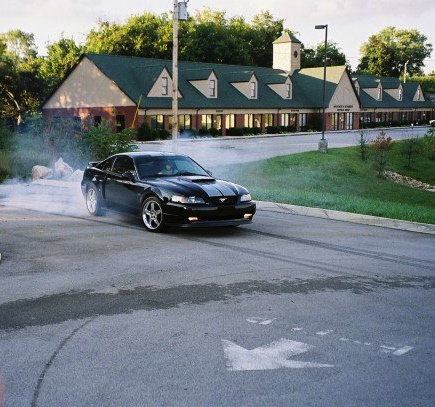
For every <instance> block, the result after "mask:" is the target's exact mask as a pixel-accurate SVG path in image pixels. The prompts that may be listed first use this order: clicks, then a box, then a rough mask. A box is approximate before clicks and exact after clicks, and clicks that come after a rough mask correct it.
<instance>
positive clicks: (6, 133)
mask: <svg viewBox="0 0 435 407" xmlns="http://www.w3.org/2000/svg"><path fill="white" fill-rule="evenodd" d="M16 141H17V140H16V133H14V132H13V131H12V130H11V129H10V128H9V127H8V126H6V125H5V124H3V123H2V122H0V150H2V151H11V150H12V149H13V148H14V147H15V146H16Z"/></svg>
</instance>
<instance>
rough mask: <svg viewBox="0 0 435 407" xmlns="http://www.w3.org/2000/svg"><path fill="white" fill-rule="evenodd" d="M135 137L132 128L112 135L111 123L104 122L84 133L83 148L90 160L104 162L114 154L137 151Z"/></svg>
mask: <svg viewBox="0 0 435 407" xmlns="http://www.w3.org/2000/svg"><path fill="white" fill-rule="evenodd" d="M135 136H136V134H135V131H134V130H133V129H130V128H127V129H124V130H122V131H121V132H119V133H112V130H111V127H110V123H109V122H108V121H103V122H101V123H100V124H99V125H98V126H93V127H90V128H89V129H88V130H85V131H84V132H83V136H82V138H81V148H82V151H83V153H84V155H85V156H86V157H87V158H88V159H90V160H102V159H104V158H106V157H108V156H110V155H112V154H116V153H122V152H125V151H131V150H136V149H137V146H135V145H134V144H132V141H133V139H134V138H135Z"/></svg>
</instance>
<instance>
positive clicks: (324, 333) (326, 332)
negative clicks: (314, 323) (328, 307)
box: [316, 329, 334, 336]
mask: <svg viewBox="0 0 435 407" xmlns="http://www.w3.org/2000/svg"><path fill="white" fill-rule="evenodd" d="M331 332H334V330H333V329H327V330H326V331H320V332H316V335H320V336H325V335H328V334H330V333H331Z"/></svg>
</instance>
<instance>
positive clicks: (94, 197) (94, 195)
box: [86, 186, 101, 216]
mask: <svg viewBox="0 0 435 407" xmlns="http://www.w3.org/2000/svg"><path fill="white" fill-rule="evenodd" d="M99 199H100V197H99V195H98V191H97V189H96V188H95V187H94V186H91V187H89V188H88V190H87V192H86V207H87V208H88V211H89V213H90V214H91V215H94V216H97V215H99V214H100V209H101V205H100V200H99Z"/></svg>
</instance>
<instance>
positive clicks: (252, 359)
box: [222, 339, 334, 371]
mask: <svg viewBox="0 0 435 407" xmlns="http://www.w3.org/2000/svg"><path fill="white" fill-rule="evenodd" d="M222 346H223V348H224V353H225V357H226V358H227V369H228V370H231V371H240V370H271V369H281V368H290V369H301V368H305V367H334V365H326V364H322V363H313V362H302V361H297V360H288V359H287V358H289V357H291V356H295V355H299V354H301V353H304V352H307V351H308V350H310V349H311V348H314V346H311V345H308V344H306V343H302V342H296V341H291V340H289V339H280V340H279V341H276V342H272V343H271V344H269V345H265V346H261V347H259V348H255V349H252V350H248V349H245V348H243V347H241V346H239V345H237V344H236V343H234V342H231V341H228V340H226V339H222Z"/></svg>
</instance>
